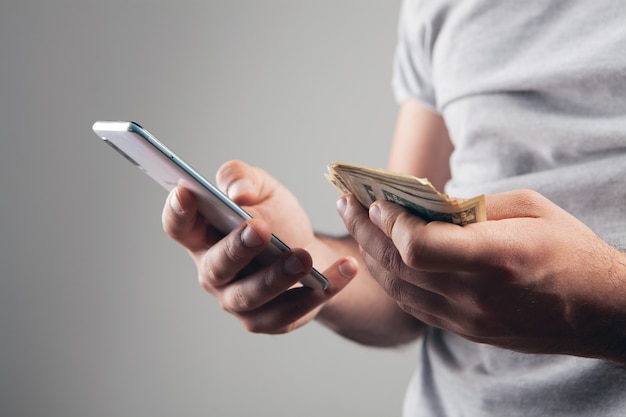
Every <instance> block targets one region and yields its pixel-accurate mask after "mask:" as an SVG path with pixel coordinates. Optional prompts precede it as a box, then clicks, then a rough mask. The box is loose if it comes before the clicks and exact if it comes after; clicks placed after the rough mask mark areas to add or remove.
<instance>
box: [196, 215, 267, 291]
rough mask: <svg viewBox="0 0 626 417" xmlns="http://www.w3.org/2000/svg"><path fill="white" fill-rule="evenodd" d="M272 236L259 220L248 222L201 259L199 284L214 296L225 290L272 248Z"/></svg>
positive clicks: (202, 253) (214, 246)
mask: <svg viewBox="0 0 626 417" xmlns="http://www.w3.org/2000/svg"><path fill="white" fill-rule="evenodd" d="M270 239H271V233H270V231H269V228H268V227H267V225H266V224H265V223H264V222H263V221H261V220H258V219H251V220H248V221H246V222H244V223H242V224H241V225H239V226H238V227H237V228H236V229H235V230H233V231H232V232H230V233H229V234H228V235H226V236H225V237H224V238H223V239H221V240H220V241H218V242H216V243H215V244H214V245H213V246H211V247H210V248H209V249H208V250H205V251H201V252H199V253H198V254H197V256H198V261H197V262H198V264H199V270H198V280H199V282H200V285H202V287H203V288H205V289H206V290H207V291H209V292H211V291H212V289H213V288H216V287H220V286H223V285H225V284H227V283H229V282H231V281H232V280H233V279H235V278H236V277H237V275H238V274H239V273H240V272H241V271H242V270H243V269H244V268H246V267H248V265H249V264H250V263H251V262H252V261H253V259H254V258H255V257H256V256H258V255H259V254H261V252H263V250H264V249H265V247H266V246H267V245H268V244H269V242H270Z"/></svg>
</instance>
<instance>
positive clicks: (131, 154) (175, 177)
mask: <svg viewBox="0 0 626 417" xmlns="http://www.w3.org/2000/svg"><path fill="white" fill-rule="evenodd" d="M93 131H94V132H95V133H96V134H97V135H98V136H99V137H100V138H101V139H102V140H104V141H105V142H106V143H107V144H109V145H110V146H111V147H112V148H113V149H115V150H116V151H117V152H119V153H120V154H121V155H122V156H123V157H125V158H126V159H127V160H128V161H129V162H130V163H132V164H133V165H135V166H136V167H138V168H139V169H140V170H142V171H143V172H145V173H146V174H148V175H149V176H150V177H151V178H152V179H154V180H155V181H156V182H158V183H159V184H161V185H162V186H163V187H164V188H165V189H166V190H168V191H171V190H172V189H173V188H175V187H176V186H179V185H180V186H183V187H185V188H187V189H188V190H189V191H191V192H192V193H193V194H194V195H195V196H196V198H197V199H198V212H199V213H200V214H201V215H202V216H203V217H204V218H205V219H206V220H207V221H208V222H210V223H211V224H212V225H213V226H215V228H217V229H218V230H219V231H220V232H222V233H224V234H227V233H229V232H230V231H231V230H233V229H234V228H235V227H237V226H238V225H240V224H241V223H242V222H244V221H245V220H248V219H251V218H252V216H250V214H248V213H247V212H246V211H245V210H244V209H243V208H241V207H240V206H239V205H237V204H235V202H234V201H232V200H231V199H230V198H228V196H227V195H226V194H224V193H223V192H222V191H221V190H219V189H218V188H217V187H216V186H215V185H213V184H212V183H211V182H209V181H207V180H206V179H205V178H204V177H203V176H202V175H200V174H199V173H198V172H197V171H196V170H194V169H193V168H192V167H191V166H189V164H187V163H185V162H184V161H183V160H182V159H181V158H179V157H178V156H177V155H176V154H174V152H172V151H171V150H169V149H168V148H167V147H166V146H165V145H164V144H163V143H161V142H160V141H159V140H157V139H156V138H155V137H154V136H153V135H151V134H150V133H149V132H148V131H147V130H145V129H144V128H142V127H141V126H140V125H138V124H137V123H134V122H127V121H97V122H96V123H94V125H93ZM288 250H289V247H288V246H287V245H286V244H285V243H284V242H282V241H281V240H280V239H279V238H278V237H276V236H274V235H272V239H271V243H270V245H269V246H268V247H267V249H266V250H265V251H264V252H263V253H262V254H261V255H259V258H258V259H259V260H260V261H261V262H263V263H266V264H269V263H270V262H272V261H273V260H275V259H276V258H277V257H278V256H280V255H281V254H282V253H284V252H286V251H288ZM301 282H302V284H303V285H305V286H307V287H310V288H314V289H321V290H324V289H326V288H327V286H328V280H327V279H326V278H325V277H324V276H323V275H322V274H321V273H320V272H319V271H317V270H316V269H313V270H312V271H311V273H310V274H308V275H307V276H306V277H304V278H303V279H302V280H301Z"/></svg>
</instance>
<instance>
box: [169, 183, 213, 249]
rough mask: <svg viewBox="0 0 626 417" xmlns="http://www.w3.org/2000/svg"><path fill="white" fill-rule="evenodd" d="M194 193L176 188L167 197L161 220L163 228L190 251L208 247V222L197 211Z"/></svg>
mask: <svg viewBox="0 0 626 417" xmlns="http://www.w3.org/2000/svg"><path fill="white" fill-rule="evenodd" d="M197 206H198V205H197V200H196V198H195V197H194V195H193V194H192V193H191V192H190V191H189V190H187V189H185V188H182V187H176V188H174V189H173V190H172V191H171V192H170V194H169V195H168V197H167V200H166V203H165V206H164V207H163V212H162V214H161V222H162V224H163V230H165V232H166V233H167V234H168V235H169V236H170V237H171V238H172V239H174V240H176V241H177V242H179V243H180V244H181V245H183V246H184V247H186V248H187V249H188V250H189V251H190V252H197V251H199V250H202V249H206V248H207V247H208V243H209V242H208V241H207V223H206V222H205V221H204V219H202V218H201V217H200V216H199V215H198V212H197Z"/></svg>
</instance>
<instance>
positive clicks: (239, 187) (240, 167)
mask: <svg viewBox="0 0 626 417" xmlns="http://www.w3.org/2000/svg"><path fill="white" fill-rule="evenodd" d="M216 182H217V186H218V187H219V188H220V189H222V190H224V192H225V193H226V194H227V195H228V197H230V199H232V200H233V201H235V202H236V203H237V204H239V205H242V206H247V205H253V204H256V203H258V202H259V201H262V200H264V199H266V198H267V197H268V193H269V192H270V190H273V189H274V188H275V187H276V180H275V179H274V178H273V177H271V176H270V175H268V174H267V173H265V171H263V170H262V169H260V168H257V167H252V166H250V165H248V164H246V163H245V162H242V161H237V160H233V161H228V162H226V163H225V164H223V165H222V166H221V167H220V168H219V170H218V171H217V174H216Z"/></svg>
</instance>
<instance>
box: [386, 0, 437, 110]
mask: <svg viewBox="0 0 626 417" xmlns="http://www.w3.org/2000/svg"><path fill="white" fill-rule="evenodd" d="M418 3H419V1H414V0H404V2H403V4H402V8H401V10H400V18H399V23H398V41H397V45H396V50H395V54H394V60H393V77H392V82H391V86H392V91H393V94H394V97H395V99H396V101H397V102H398V103H402V102H404V101H406V100H409V99H413V100H417V101H419V102H421V103H422V104H425V105H426V106H428V107H430V108H432V109H436V108H437V103H436V98H435V91H434V87H433V85H432V76H431V62H430V61H431V60H430V56H431V50H430V49H431V45H432V39H431V37H432V31H431V30H429V25H427V24H425V22H426V20H425V18H426V16H424V15H423V13H422V12H424V10H423V9H422V10H421V9H420V7H419V4H418Z"/></svg>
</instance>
